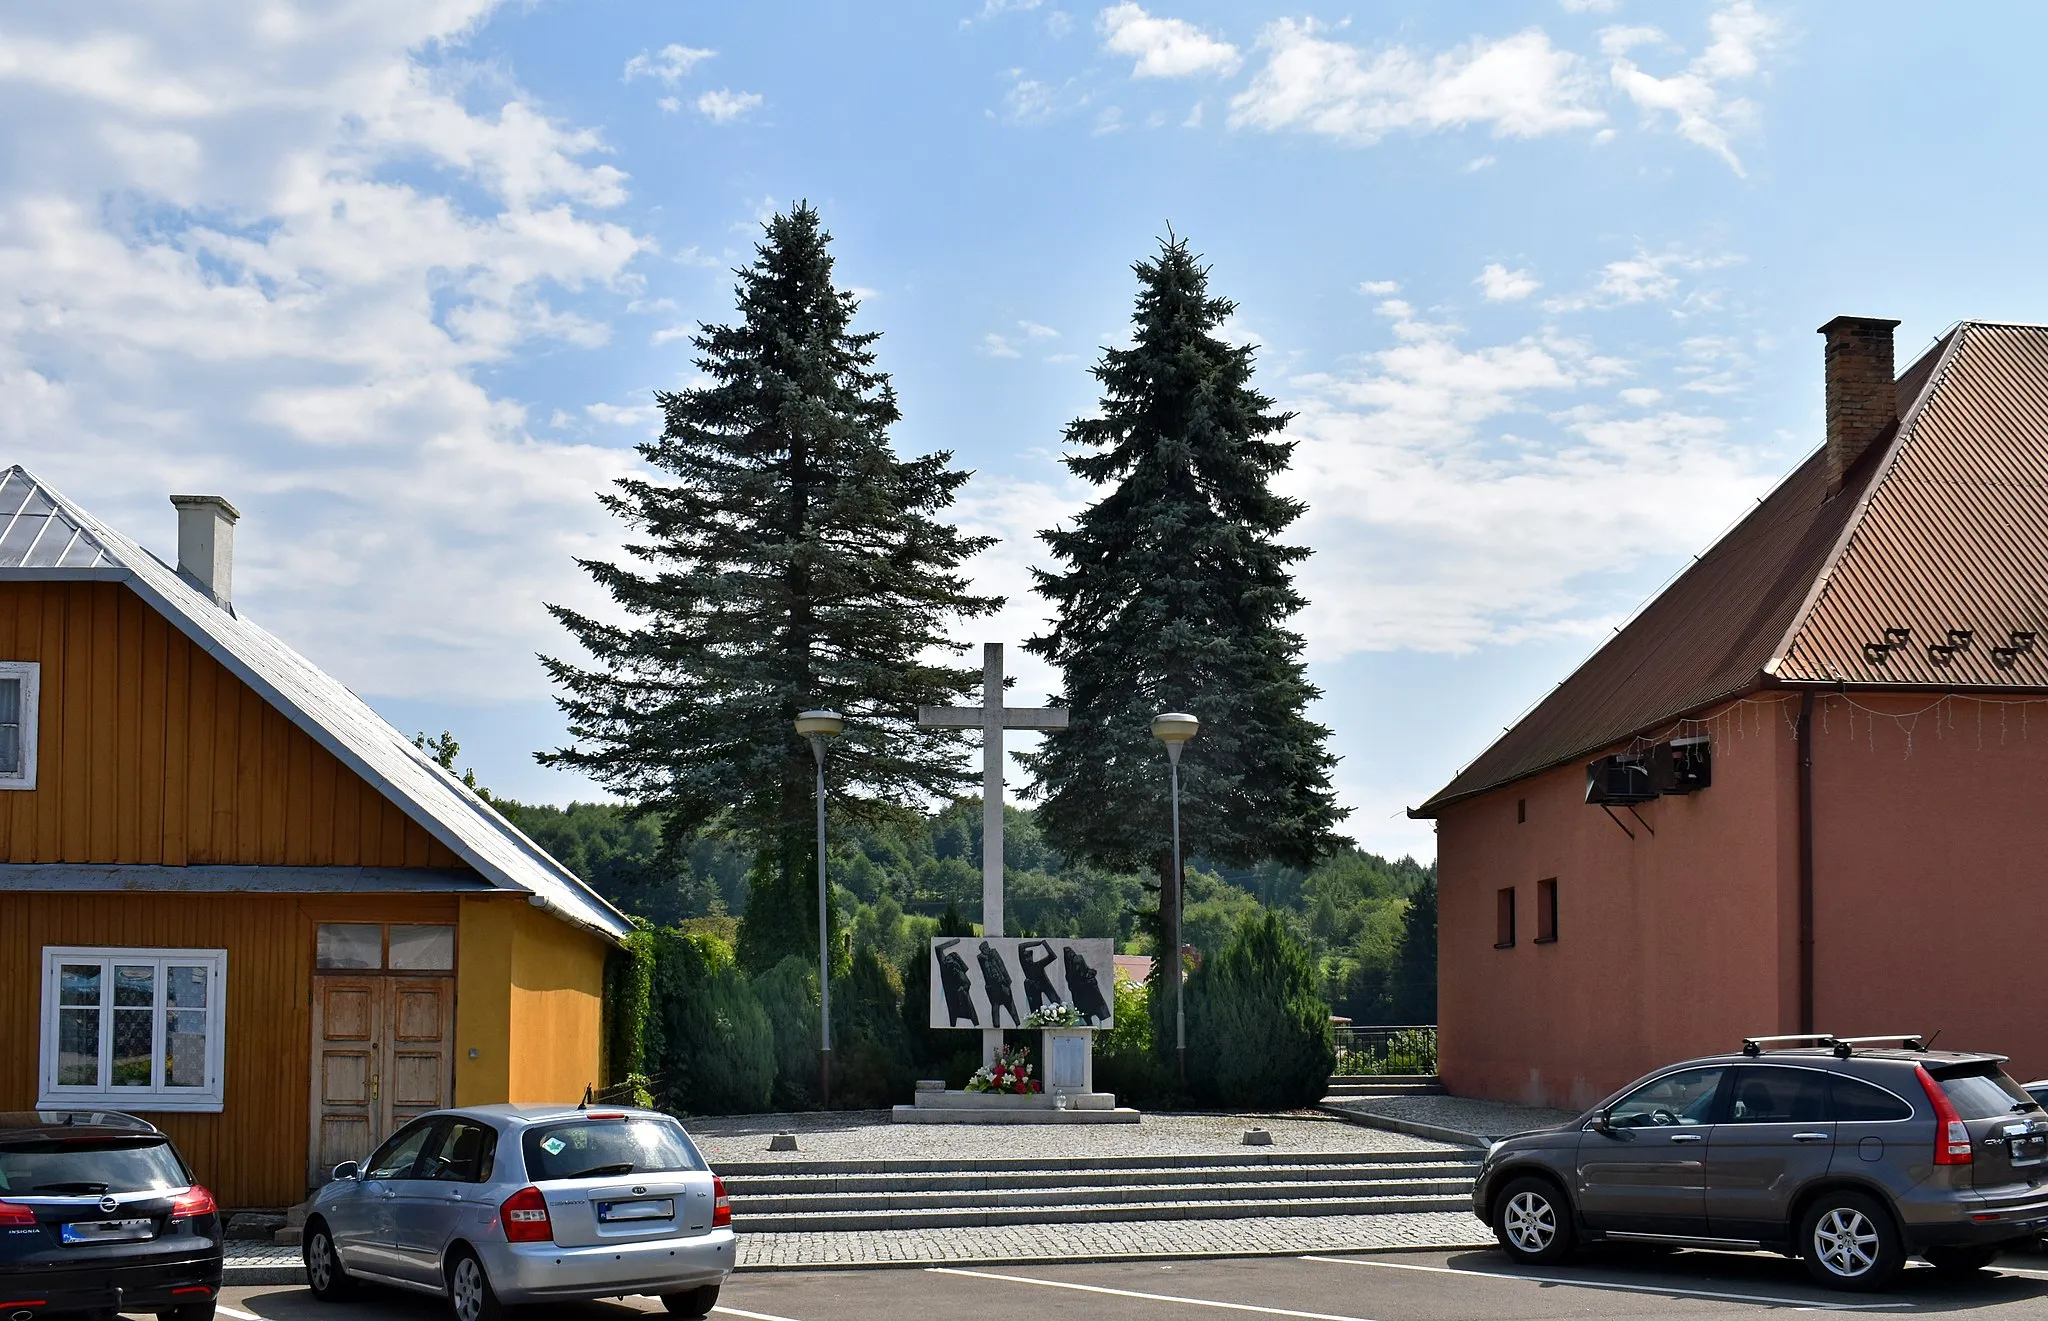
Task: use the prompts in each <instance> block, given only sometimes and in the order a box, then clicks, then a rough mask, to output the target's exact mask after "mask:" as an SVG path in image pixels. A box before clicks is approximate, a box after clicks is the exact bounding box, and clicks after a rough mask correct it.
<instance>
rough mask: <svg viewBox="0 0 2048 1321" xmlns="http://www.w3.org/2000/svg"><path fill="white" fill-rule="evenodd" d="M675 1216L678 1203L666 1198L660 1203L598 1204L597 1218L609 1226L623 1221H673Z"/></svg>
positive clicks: (673, 1199)
mask: <svg viewBox="0 0 2048 1321" xmlns="http://www.w3.org/2000/svg"><path fill="white" fill-rule="evenodd" d="M675 1215H676V1201H675V1198H673V1197H664V1198H661V1199H660V1200H658V1201H645V1202H599V1203H598V1204H597V1218H598V1219H599V1220H600V1221H602V1222H603V1223H605V1224H608V1225H609V1224H615V1223H617V1222H618V1221H621V1220H673V1219H675Z"/></svg>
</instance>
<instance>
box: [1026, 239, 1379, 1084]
mask: <svg viewBox="0 0 2048 1321" xmlns="http://www.w3.org/2000/svg"><path fill="white" fill-rule="evenodd" d="M1132 269H1133V270H1134V271H1136V273H1137V276H1138V284H1139V290H1138V301H1137V309H1136V312H1135V315H1134V317H1133V322H1134V329H1135V335H1134V337H1133V342H1132V344H1131V347H1129V348H1127V349H1108V350H1105V351H1104V353H1103V356H1102V359H1101V361H1100V362H1099V363H1098V364H1097V365H1096V367H1095V378H1096V379H1097V380H1098V381H1099V382H1101V385H1102V405H1101V415H1100V416H1098V417H1090V418H1082V419H1079V420H1077V421H1075V422H1073V423H1071V424H1069V425H1068V427H1067V429H1066V440H1067V444H1068V446H1069V447H1070V452H1069V454H1068V456H1067V459H1066V464H1067V467H1068V468H1069V469H1071V470H1072V471H1073V472H1074V473H1075V474H1076V475H1077V476H1079V477H1081V478H1083V479H1084V480H1086V481H1088V482H1090V483H1092V484H1094V485H1096V486H1105V485H1106V486H1109V487H1110V489H1109V491H1108V492H1107V493H1106V494H1104V495H1103V496H1102V498H1101V499H1099V500H1097V501H1096V502H1095V503H1094V504H1092V505H1090V506H1088V507H1087V508H1086V509H1085V510H1083V511H1082V512H1081V514H1080V515H1079V516H1078V517H1077V518H1076V519H1075V520H1074V523H1073V525H1072V526H1071V527H1069V528H1065V529H1055V530H1052V531H1048V532H1044V533H1042V534H1041V536H1042V537H1043V538H1044V540H1045V542H1046V544H1047V545H1048V546H1050V547H1051V549H1052V553H1053V556H1054V558H1055V559H1056V560H1057V561H1059V563H1060V564H1061V565H1062V566H1063V567H1062V568H1060V569H1058V570H1056V571H1046V570H1034V574H1035V577H1036V580H1037V587H1038V590H1039V592H1040V593H1041V594H1042V595H1044V596H1045V597H1046V598H1048V599H1049V600H1050V601H1051V602H1052V604H1053V605H1054V607H1055V609H1056V618H1055V620H1054V623H1053V628H1052V631H1051V632H1050V633H1047V634H1045V635H1044V636H1042V637H1036V638H1033V639H1032V640H1031V641H1030V642H1028V643H1026V644H1025V645H1026V647H1027V648H1028V649H1029V650H1031V651H1032V652H1034V653H1036V654H1037V655H1039V656H1042V657H1044V658H1045V659H1046V660H1047V661H1049V662H1051V663H1052V664H1053V665H1055V666H1057V667H1058V668H1059V669H1060V670H1061V672H1062V674H1063V675H1064V692H1063V693H1062V694H1061V695H1060V696H1059V697H1057V698H1056V699H1055V701H1057V702H1059V703H1061V704H1064V705H1065V706H1067V707H1068V708H1069V709H1070V714H1069V720H1070V723H1069V724H1068V726H1067V728H1066V729H1064V730H1055V731H1052V732H1050V733H1048V734H1047V735H1046V737H1045V741H1044V743H1043V744H1042V745H1041V746H1040V749H1039V751H1038V752H1037V753H1035V754H1032V755H1031V756H1030V757H1029V758H1028V759H1027V765H1028V766H1029V768H1030V769H1031V771H1032V772H1033V774H1034V776H1035V784H1034V786H1033V788H1034V791H1035V792H1037V793H1039V794H1041V795H1042V796H1043V806H1042V808H1041V810H1040V812H1039V820H1040V821H1041V822H1042V823H1043V828H1044V830H1045V834H1046V837H1047V839H1048V842H1050V843H1051V844H1052V845H1053V847H1055V848H1057V849H1059V850H1061V851H1062V852H1064V853H1066V854H1068V855H1069V856H1073V857H1080V858H1085V859H1086V860H1088V861H1089V862H1092V863H1095V864H1096V865H1098V866H1102V867H1108V868H1118V869H1122V868H1131V867H1150V868H1151V869H1152V870H1153V871H1154V872H1155V873H1156V874H1157V875H1158V876H1159V877H1160V879H1161V887H1160V913H1159V920H1160V923H1161V928H1162V930H1171V929H1172V928H1173V927H1174V926H1175V925H1177V915H1176V913H1175V910H1174V906H1175V904H1176V903H1177V902H1178V898H1179V895H1178V887H1177V886H1175V885H1173V884H1170V883H1169V882H1170V880H1171V877H1172V863H1171V857H1172V852H1171V835H1170V830H1171V821H1170V816H1169V810H1170V809H1169V801H1168V790H1167V764H1166V755H1165V751H1164V749H1163V748H1162V747H1161V745H1160V744H1159V743H1158V742H1156V741H1155V740H1154V739H1153V738H1152V735H1151V719H1152V717H1153V716H1154V715H1156V714H1158V713H1160V712H1162V711H1189V712H1192V713H1193V714H1195V715H1196V716H1197V717H1199V718H1200V720H1201V722H1202V728H1201V733H1200V734H1199V735H1198V736H1197V737H1196V738H1195V739H1194V741H1193V742H1191V743H1189V744H1188V745H1187V747H1186V749H1185V751H1184V753H1183V754H1182V757H1181V838H1182V841H1183V853H1184V855H1185V856H1190V857H1192V856H1200V857H1205V858H1210V859H1214V860H1216V861H1219V862H1223V863H1226V864H1230V865H1233V866H1251V865H1254V864H1257V863H1260V862H1264V861H1267V860H1273V861H1278V862H1281V863H1284V864H1287V865H1290V866H1295V867H1307V866H1309V865H1310V864H1312V863H1313V862H1314V861H1315V860H1316V859H1317V858H1318V857H1319V856H1321V855H1322V854H1324V853H1325V852H1327V851H1328V850H1329V849H1331V848H1332V847H1334V846H1335V844H1336V843H1337V839H1336V836H1335V834H1334V827H1335V826H1336V823H1337V822H1338V821H1339V820H1341V819H1342V817H1343V816H1344V811H1343V809H1340V808H1339V807H1338V806H1337V804H1336V800H1335V796H1334V795H1333V793H1332V792H1331V789H1330V768H1331V766H1332V765H1333V764H1334V763H1335V758H1334V757H1332V756H1331V755H1330V753H1329V752H1328V751H1327V749H1326V748H1325V746H1324V745H1325V741H1326V740H1327V738H1328V737H1329V730H1328V729H1326V728H1325V727H1323V726H1322V725H1318V724H1316V723H1315V722H1313V721H1311V720H1310V719H1308V717H1307V716H1306V714H1304V708H1305V707H1306V706H1307V704H1308V703H1309V702H1310V701H1311V700H1312V699H1314V698H1315V697H1316V696H1318V693H1317V690H1316V689H1315V688H1314V687H1313V686H1311V685H1310V684H1309V682H1308V680H1307V678H1306V677H1305V675H1304V672H1303V667H1302V661H1301V651H1302V639H1301V636H1300V635H1299V634H1297V633H1295V632H1293V631H1292V630H1291V629H1290V628H1289V627H1288V625H1287V621H1288V619H1289V617H1290V616H1292V615H1293V614H1294V613H1295V612H1296V611H1298V610H1300V608H1301V606H1302V604H1303V602H1302V598H1301V597H1300V595H1298V594H1297V593H1296V592H1295V590H1294V586H1293V582H1292V579H1291V576H1290V567H1291V566H1292V565H1293V564H1295V563H1296V562H1297V561H1299V560H1301V559H1302V558H1304V557H1305V556H1306V555H1307V554H1308V552H1307V551H1306V550H1305V549H1303V548H1300V547H1295V546H1287V545H1283V544H1281V543H1280V541H1279V539H1278V538H1279V537H1280V534H1281V533H1282V532H1283V531H1284V530H1285V529H1286V528H1287V527H1288V525H1290V524H1291V523H1293V522H1294V520H1295V519H1296V518H1298V517H1300V515H1301V512H1302V509H1303V506H1302V504H1301V502H1299V501H1296V500H1290V499H1286V498H1284V497H1282V496H1279V495H1276V494H1274V492H1273V491H1272V489H1271V488H1270V485H1269V483H1270V482H1271V480H1272V478H1273V476H1274V475H1275V474H1276V473H1279V472H1281V471H1283V470H1284V469H1285V468H1286V466H1287V462H1288V459H1289V456H1290V455H1291V454H1292V453H1293V449H1294V446H1293V443H1292V442H1290V441H1284V440H1280V439H1277V437H1278V436H1279V434H1280V432H1281V431H1282V430H1283V429H1284V428H1285V427H1286V425H1287V423H1288V421H1289V419H1290V418H1291V417H1292V414H1287V413H1279V412H1276V411H1274V408H1273V401H1272V400H1271V399H1269V398H1267V397H1266V396H1265V395H1263V394H1260V393H1259V392H1258V391H1256V390H1254V389H1253V388H1252V385H1251V377H1252V352H1251V350H1250V349H1249V348H1246V347H1243V346H1240V345H1235V344H1231V343H1229V342H1228V341H1226V340H1224V339H1222V338H1221V337H1219V336H1218V335H1217V334H1216V333H1215V332H1216V329H1217V327H1218V326H1219V325H1221V324H1222V322H1223V321H1224V319H1225V318H1227V317H1228V316H1229V315H1230V314H1231V313H1232V312H1233V311H1235V310H1236V304H1235V303H1233V302H1231V301H1230V300H1229V299H1226V298H1217V297H1213V296H1211V295H1210V293H1209V287H1208V285H1209V272H1208V270H1207V268H1206V267H1204V266H1202V265H1201V264H1200V263H1199V262H1198V260H1197V259H1196V258H1195V257H1194V256H1193V255H1192V254H1191V253H1190V252H1189V251H1188V246H1187V243H1186V242H1185V241H1184V240H1181V239H1178V238H1174V237H1172V236H1171V235H1169V236H1168V238H1167V239H1166V240H1164V241H1163V242H1162V243H1161V245H1160V252H1159V255H1158V257H1157V258H1156V259H1154V260H1150V261H1141V262H1139V263H1137V264H1136V265H1135V266H1134V267H1133V268H1132ZM1166 953H1167V954H1168V960H1167V962H1168V968H1167V970H1166V972H1167V978H1168V979H1169V980H1166V981H1165V985H1168V986H1170V985H1172V981H1171V980H1170V978H1171V977H1173V976H1174V975H1176V974H1177V971H1178V969H1177V966H1175V965H1177V964H1178V957H1177V956H1178V951H1177V950H1168V951H1166ZM1153 998H1154V999H1155V1000H1156V1001H1159V1002H1161V1003H1160V1005H1159V1008H1160V1009H1161V1010H1162V1011H1164V1010H1165V1009H1167V1008H1168V1007H1169V1006H1170V1003H1171V997H1168V996H1163V995H1162V996H1155V997H1153ZM1157 1021H1159V1022H1160V1023H1161V1025H1162V1028H1163V1029H1164V1030H1163V1031H1162V1033H1161V1034H1160V1039H1159V1040H1158V1048H1159V1049H1160V1050H1161V1051H1162V1052H1168V1053H1170V1052H1171V1050H1172V1047H1173V1032H1172V1028H1171V1023H1172V1020H1171V1018H1170V1017H1159V1018H1158V1020H1157Z"/></svg>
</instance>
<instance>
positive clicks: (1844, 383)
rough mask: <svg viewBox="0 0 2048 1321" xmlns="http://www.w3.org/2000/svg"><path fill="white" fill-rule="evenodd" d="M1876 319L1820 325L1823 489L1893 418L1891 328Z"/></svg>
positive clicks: (1832, 487)
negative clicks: (1824, 391) (1823, 345)
mask: <svg viewBox="0 0 2048 1321" xmlns="http://www.w3.org/2000/svg"><path fill="white" fill-rule="evenodd" d="M1898 324H1899V323H1898V322H1896V321H1886V320H1884V319H1883V318H1882V317H1868V316H1838V317H1836V318H1835V319H1834V320H1833V321H1830V322H1828V323H1827V324H1826V325H1824V326H1822V327H1821V328H1820V333H1821V334H1823V335H1826V336H1827V337H1828V345H1827V382H1828V459H1827V462H1828V492H1829V493H1830V494H1833V493H1834V492H1836V491H1839V490H1841V489H1842V479H1843V477H1844V476H1846V475H1847V473H1848V471H1849V469H1850V468H1852V467H1854V466H1855V464H1856V460H1858V459H1859V458H1862V457H1863V452H1864V451H1865V450H1867V449H1869V448H1870V447H1871V445H1872V444H1873V443H1875V442H1876V441H1878V440H1880V439H1882V438H1883V437H1884V436H1885V435H1886V434H1887V433H1889V432H1890V430H1891V428H1892V427H1893V426H1894V425H1896V424H1897V422H1898V420H1899V391H1898V386H1897V385H1896V384H1895V382H1894V378H1893V375H1892V329H1893V328H1894V327H1895V326H1897V325H1898Z"/></svg>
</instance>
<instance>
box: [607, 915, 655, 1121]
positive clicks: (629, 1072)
mask: <svg viewBox="0 0 2048 1321" xmlns="http://www.w3.org/2000/svg"><path fill="white" fill-rule="evenodd" d="M633 926H634V930H633V932H632V933H631V934H630V935H628V936H627V937H626V940H625V943H624V945H622V946H621V947H620V948H618V949H616V950H613V951H612V952H611V953H610V954H609V955H607V956H606V958H605V962H604V1027H605V1082H606V1083H607V1084H614V1083H619V1082H622V1081H624V1080H625V1079H626V1078H628V1077H631V1076H634V1075H640V1074H644V1073H646V1071H647V1020H648V1017H649V1015H650V1014H651V1013H652V1012H653V1001H654V932H653V931H652V930H650V929H649V928H648V925H647V923H645V922H643V921H641V920H640V919H638V918H635V919H634V921H633Z"/></svg>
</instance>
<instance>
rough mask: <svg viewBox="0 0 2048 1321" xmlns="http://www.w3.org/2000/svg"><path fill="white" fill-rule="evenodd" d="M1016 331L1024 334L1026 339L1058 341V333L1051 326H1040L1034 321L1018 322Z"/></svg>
mask: <svg viewBox="0 0 2048 1321" xmlns="http://www.w3.org/2000/svg"><path fill="white" fill-rule="evenodd" d="M1017 329H1019V330H1021V331H1023V332H1024V337H1025V338H1026V339H1058V338H1059V337H1060V332H1059V331H1057V330H1054V329H1053V328H1052V327H1051V326H1041V325H1039V324H1038V323H1037V322H1036V321H1019V322H1018V323H1017Z"/></svg>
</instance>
